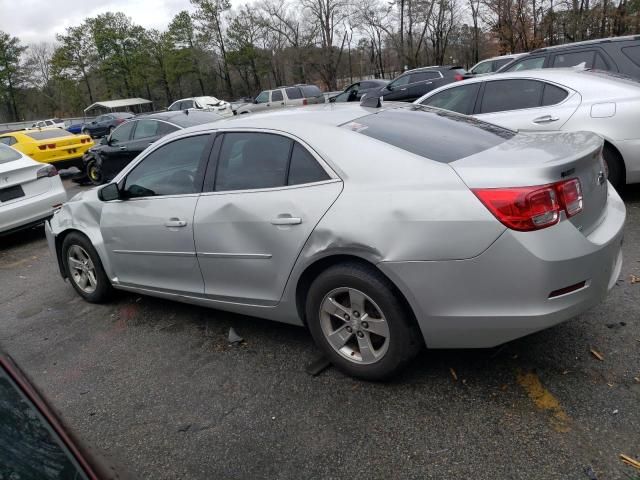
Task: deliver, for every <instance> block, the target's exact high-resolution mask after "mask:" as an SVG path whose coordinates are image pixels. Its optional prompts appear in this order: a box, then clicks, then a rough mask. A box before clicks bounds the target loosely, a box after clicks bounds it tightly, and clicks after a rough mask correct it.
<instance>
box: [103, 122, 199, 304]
mask: <svg viewBox="0 0 640 480" xmlns="http://www.w3.org/2000/svg"><path fill="white" fill-rule="evenodd" d="M210 137H211V136H210V135H208V134H201V135H192V136H189V137H185V138H180V139H177V140H174V141H172V142H170V143H168V144H165V145H162V146H160V147H159V148H157V149H155V150H153V151H152V152H151V153H149V154H148V155H146V156H145V157H144V158H143V159H142V161H141V162H140V163H138V164H137V165H136V166H135V167H134V168H133V169H132V170H131V171H130V172H129V173H128V174H127V176H126V177H125V178H124V179H123V182H122V187H121V190H122V192H123V196H124V199H123V200H115V201H110V202H106V203H105V205H104V207H103V210H102V217H101V221H100V229H101V231H102V237H103V238H104V243H105V247H106V250H107V254H108V255H109V260H110V261H111V265H112V267H113V271H114V274H115V276H116V277H117V280H118V282H119V283H120V284H123V285H130V286H138V287H146V288H152V289H158V290H165V291H171V292H183V293H196V294H201V293H202V292H203V290H204V285H203V281H202V275H201V274H200V269H199V266H198V261H197V258H196V252H195V245H194V241H193V232H194V229H193V215H194V211H195V208H196V203H197V202H198V196H199V194H200V192H201V189H202V179H203V172H204V165H205V163H206V159H207V157H208V154H209V150H210V143H211V142H210Z"/></svg>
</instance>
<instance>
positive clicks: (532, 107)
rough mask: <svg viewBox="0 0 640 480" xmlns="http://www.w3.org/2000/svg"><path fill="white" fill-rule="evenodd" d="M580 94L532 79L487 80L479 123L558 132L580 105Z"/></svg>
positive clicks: (482, 97) (480, 107) (479, 112)
mask: <svg viewBox="0 0 640 480" xmlns="http://www.w3.org/2000/svg"><path fill="white" fill-rule="evenodd" d="M581 101H582V98H581V97H580V94H579V93H577V92H574V91H573V90H569V89H568V88H564V87H560V86H558V85H553V84H551V83H547V82H542V81H539V80H533V79H511V80H494V81H487V82H485V84H484V93H481V102H480V106H479V111H478V113H477V114H476V115H475V116H476V117H478V118H479V119H480V120H483V121H485V122H489V123H495V124H497V125H500V126H503V127H506V128H512V129H518V130H525V131H526V130H560V128H562V125H564V124H565V123H566V122H567V120H569V118H570V117H571V115H573V113H574V112H575V111H576V109H577V108H578V107H579V106H580V102H581Z"/></svg>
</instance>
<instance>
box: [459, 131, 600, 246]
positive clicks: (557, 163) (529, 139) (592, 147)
mask: <svg viewBox="0 0 640 480" xmlns="http://www.w3.org/2000/svg"><path fill="white" fill-rule="evenodd" d="M602 145H603V140H602V138H600V137H599V136H597V135H595V134H593V133H589V132H562V133H527V134H523V133H520V134H518V135H515V136H514V137H513V138H511V139H510V140H508V141H506V142H504V143H501V144H500V145H498V146H496V147H494V148H491V149H488V150H485V151H483V152H480V153H478V154H475V155H471V156H469V157H466V158H462V159H460V160H457V161H455V162H452V163H450V164H449V165H450V166H451V167H452V168H453V169H454V170H455V171H456V172H457V173H458V175H459V176H460V178H462V180H463V181H464V182H465V183H466V185H467V186H468V187H469V188H471V189H472V190H475V189H492V188H514V187H530V186H537V185H541V186H542V185H549V184H554V183H557V182H562V181H567V180H571V179H574V178H577V179H578V180H579V181H580V187H581V191H582V200H583V205H582V211H581V212H580V213H578V214H576V215H575V216H573V217H571V218H570V219H569V221H571V222H572V223H573V224H574V225H575V226H576V228H578V229H579V230H580V231H582V232H583V233H584V234H585V235H588V234H589V233H590V232H591V231H593V230H594V229H595V228H596V227H597V226H598V224H599V223H600V222H601V221H602V217H603V215H604V212H605V205H606V202H607V188H608V182H607V181H606V173H605V172H606V168H605V165H604V160H603V159H602ZM563 219H564V216H561V220H563Z"/></svg>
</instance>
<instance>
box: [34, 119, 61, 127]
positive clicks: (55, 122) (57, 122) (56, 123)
mask: <svg viewBox="0 0 640 480" xmlns="http://www.w3.org/2000/svg"><path fill="white" fill-rule="evenodd" d="M49 127H58V128H66V126H65V124H64V120H62V119H60V118H50V119H48V120H40V121H38V122H35V123H34V124H33V125H31V128H49Z"/></svg>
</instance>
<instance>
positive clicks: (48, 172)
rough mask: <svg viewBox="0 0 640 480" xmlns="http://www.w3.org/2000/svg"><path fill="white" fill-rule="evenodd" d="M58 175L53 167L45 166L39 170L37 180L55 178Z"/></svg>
mask: <svg viewBox="0 0 640 480" xmlns="http://www.w3.org/2000/svg"><path fill="white" fill-rule="evenodd" d="M56 175H58V170H56V167H54V166H53V165H45V166H44V167H42V168H40V169H39V170H38V173H37V174H36V178H44V177H55V176H56Z"/></svg>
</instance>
